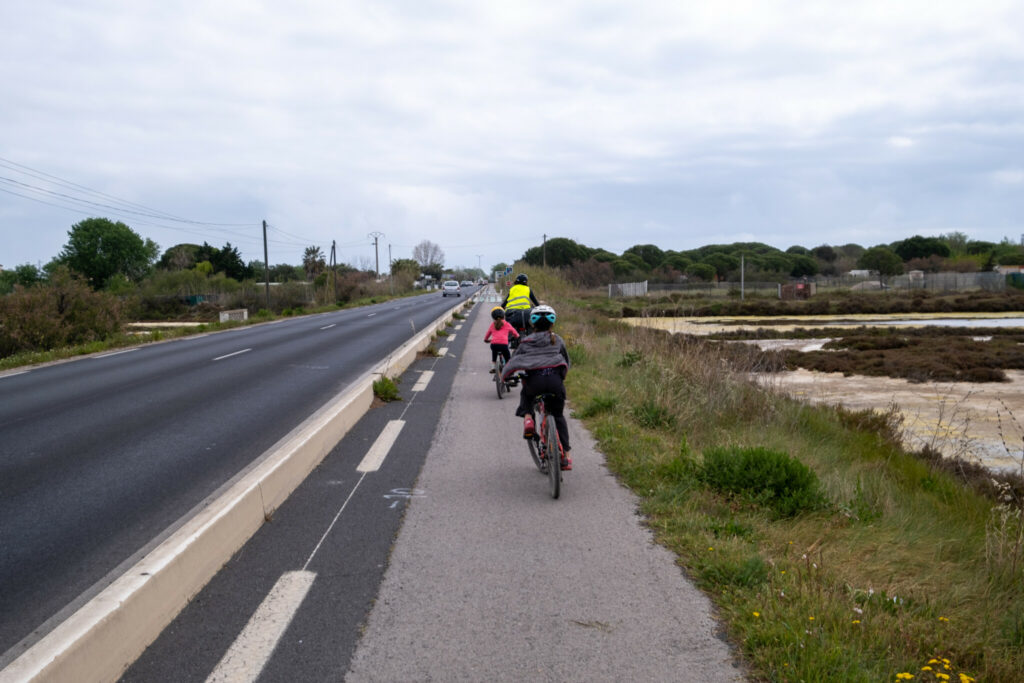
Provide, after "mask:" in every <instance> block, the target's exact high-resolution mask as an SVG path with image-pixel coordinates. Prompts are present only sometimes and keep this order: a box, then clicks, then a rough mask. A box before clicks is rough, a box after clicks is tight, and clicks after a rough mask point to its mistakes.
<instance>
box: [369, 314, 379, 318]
mask: <svg viewBox="0 0 1024 683" xmlns="http://www.w3.org/2000/svg"><path fill="white" fill-rule="evenodd" d="M375 315H377V314H376V313H368V314H367V315H366V317H367V318H372V317H373V316H375Z"/></svg>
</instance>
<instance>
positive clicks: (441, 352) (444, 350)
mask: <svg viewBox="0 0 1024 683" xmlns="http://www.w3.org/2000/svg"><path fill="white" fill-rule="evenodd" d="M446 353H448V347H447V346H442V347H441V348H439V349H438V350H437V355H438V356H443V355H445V354H446Z"/></svg>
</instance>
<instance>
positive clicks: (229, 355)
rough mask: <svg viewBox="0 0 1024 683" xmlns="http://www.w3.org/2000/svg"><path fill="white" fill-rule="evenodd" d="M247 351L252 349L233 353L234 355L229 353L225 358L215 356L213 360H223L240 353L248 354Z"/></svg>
mask: <svg viewBox="0 0 1024 683" xmlns="http://www.w3.org/2000/svg"><path fill="white" fill-rule="evenodd" d="M249 351H252V349H242V350H241V351H235V352H234V353H229V354H228V355H226V356H217V357H216V358H214V360H224V359H225V358H231V356H237V355H238V354H240V353H248V352H249Z"/></svg>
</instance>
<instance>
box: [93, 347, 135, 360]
mask: <svg viewBox="0 0 1024 683" xmlns="http://www.w3.org/2000/svg"><path fill="white" fill-rule="evenodd" d="M132 351H138V349H124V350H123V351H112V352H110V353H104V354H103V355H102V356H93V358H110V357H111V356H120V355H121V354H122V353H131V352H132Z"/></svg>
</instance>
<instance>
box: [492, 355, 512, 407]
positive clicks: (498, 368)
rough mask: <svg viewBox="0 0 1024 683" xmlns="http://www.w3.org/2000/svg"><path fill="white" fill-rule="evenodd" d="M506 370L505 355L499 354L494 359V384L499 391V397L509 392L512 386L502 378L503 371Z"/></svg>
mask: <svg viewBox="0 0 1024 683" xmlns="http://www.w3.org/2000/svg"><path fill="white" fill-rule="evenodd" d="M504 370H505V356H503V355H501V354H500V353H499V354H498V357H497V358H496V359H494V385H495V388H496V389H497V391H498V398H499V399H501V397H502V394H504V393H505V392H507V391H508V390H509V389H511V387H510V386H509V384H508V382H505V381H504V380H502V379H501V373H502V372H504Z"/></svg>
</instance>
